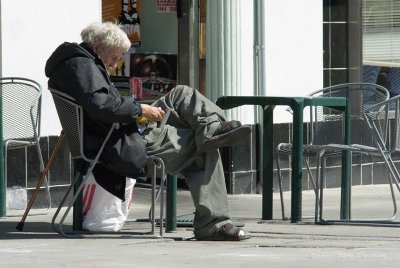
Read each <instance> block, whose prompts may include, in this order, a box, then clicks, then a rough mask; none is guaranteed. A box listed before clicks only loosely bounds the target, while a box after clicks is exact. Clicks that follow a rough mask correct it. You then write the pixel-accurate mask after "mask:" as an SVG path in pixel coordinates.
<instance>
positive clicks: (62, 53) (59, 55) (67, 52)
mask: <svg viewBox="0 0 400 268" xmlns="http://www.w3.org/2000/svg"><path fill="white" fill-rule="evenodd" d="M85 47H86V46H85V44H81V45H79V44H77V43H68V42H64V43H63V44H61V45H60V46H58V47H57V48H56V50H55V51H54V52H53V53H52V54H51V56H50V58H49V59H48V60H47V62H46V66H45V69H44V71H45V74H46V76H47V77H50V76H51V75H52V74H53V72H54V71H55V70H56V69H57V67H58V66H59V65H60V64H61V63H63V62H65V61H66V60H68V59H70V58H75V57H83V58H92V59H95V57H94V55H92V54H91V53H90V50H89V49H88V48H86V49H85Z"/></svg>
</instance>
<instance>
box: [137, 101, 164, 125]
mask: <svg viewBox="0 0 400 268" xmlns="http://www.w3.org/2000/svg"><path fill="white" fill-rule="evenodd" d="M140 106H141V107H142V115H143V116H144V117H146V118H147V119H148V120H149V122H160V121H161V119H163V117H164V115H165V112H164V111H163V110H162V109H161V107H154V106H151V105H148V104H140Z"/></svg>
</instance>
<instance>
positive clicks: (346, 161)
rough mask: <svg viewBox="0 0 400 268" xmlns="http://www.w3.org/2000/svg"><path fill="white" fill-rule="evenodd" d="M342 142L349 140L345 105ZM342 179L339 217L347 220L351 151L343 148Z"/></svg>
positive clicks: (349, 127) (349, 132)
mask: <svg viewBox="0 0 400 268" xmlns="http://www.w3.org/2000/svg"><path fill="white" fill-rule="evenodd" d="M344 116H345V118H344V128H345V132H344V143H345V144H350V142H351V121H350V109H349V106H346V109H345V113H344ZM342 163H343V164H342V181H341V200H340V201H341V202H340V219H341V220H349V219H350V217H351V215H350V200H351V199H350V195H351V152H350V151H348V150H344V151H343V152H342Z"/></svg>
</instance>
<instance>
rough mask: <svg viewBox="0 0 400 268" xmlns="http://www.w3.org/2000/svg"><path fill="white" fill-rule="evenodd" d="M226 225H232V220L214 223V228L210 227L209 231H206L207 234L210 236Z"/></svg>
mask: <svg viewBox="0 0 400 268" xmlns="http://www.w3.org/2000/svg"><path fill="white" fill-rule="evenodd" d="M227 223H231V224H232V220H225V221H220V222H218V223H216V224H215V225H214V226H212V227H211V228H210V229H208V232H209V233H210V234H212V233H214V232H216V231H217V230H219V229H221V228H222V226H224V225H225V224H227Z"/></svg>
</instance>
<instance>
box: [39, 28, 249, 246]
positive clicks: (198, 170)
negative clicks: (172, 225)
mask: <svg viewBox="0 0 400 268" xmlns="http://www.w3.org/2000/svg"><path fill="white" fill-rule="evenodd" d="M81 37H82V41H83V42H82V43H81V44H77V43H68V42H65V43H63V44H61V45H60V46H59V47H58V48H57V49H56V50H55V51H54V52H53V54H52V55H51V56H50V58H49V59H48V60H47V63H46V67H45V72H46V76H47V77H48V78H49V81H48V85H49V87H51V88H55V89H57V90H59V91H62V92H64V93H66V94H68V95H70V96H72V97H73V98H75V99H76V101H77V103H78V104H79V105H81V106H82V107H83V109H84V119H85V126H84V136H85V148H84V150H85V152H87V153H88V154H90V153H94V152H96V151H97V150H98V149H99V147H100V144H101V142H102V141H103V139H104V137H105V136H106V133H107V131H108V130H109V129H110V126H111V124H112V123H115V122H116V123H119V124H120V127H119V128H118V129H117V130H115V131H114V133H113V134H112V136H111V138H110V140H109V142H108V144H107V146H106V148H105V150H104V153H103V155H102V157H101V165H97V166H98V167H96V169H97V170H100V171H101V172H100V171H97V174H96V169H95V171H94V175H95V177H96V180H98V178H99V177H101V175H100V174H103V173H106V174H108V175H110V174H111V175H113V176H112V178H114V179H113V180H112V182H110V180H109V178H110V176H108V180H109V181H108V182H107V183H120V184H122V185H123V183H124V180H123V178H124V177H125V176H130V177H138V176H143V175H144V174H145V173H146V156H147V155H156V156H159V157H161V158H162V159H163V160H164V162H165V165H166V170H167V172H168V173H170V174H178V173H179V174H183V175H184V176H185V178H186V181H187V184H188V186H189V188H190V191H191V195H192V199H193V202H194V206H195V208H196V211H195V218H194V235H195V238H196V239H198V240H229V241H232V240H243V239H246V238H249V237H250V236H249V234H247V233H245V231H244V230H243V229H241V228H238V227H237V226H234V225H233V224H232V221H231V220H230V218H229V206H228V200H227V193H226V188H225V180H224V173H223V168H222V164H221V159H220V155H219V152H218V148H220V147H222V146H232V145H235V144H237V143H239V142H241V141H242V140H243V139H244V138H245V137H246V136H248V135H249V134H250V132H251V130H250V128H249V127H248V126H242V124H241V123H240V122H238V121H226V120H225V118H224V114H223V111H222V110H221V109H220V108H219V107H217V106H216V105H215V104H214V103H213V102H211V101H210V100H208V99H207V98H205V97H204V96H203V95H201V94H200V93H199V92H198V91H197V90H195V89H193V88H190V87H187V86H177V87H176V88H174V89H172V90H171V91H170V92H169V93H168V94H167V95H166V96H164V97H162V98H160V99H159V100H157V101H156V102H155V103H153V104H152V105H147V104H140V103H138V102H136V101H135V99H134V98H133V97H131V96H120V95H119V94H118V91H117V89H116V88H115V86H114V85H113V84H112V82H111V80H110V77H109V75H108V72H107V69H108V68H115V67H116V65H117V62H118V60H119V59H120V58H121V56H122V55H123V53H125V52H126V51H127V50H128V49H129V48H130V46H131V43H130V41H129V39H128V38H127V36H126V34H125V33H124V32H123V31H122V30H121V28H120V26H119V25H116V24H113V23H110V22H106V23H93V24H90V25H89V26H87V27H86V28H85V29H83V31H82V32H81ZM141 116H143V117H145V118H146V119H147V120H148V124H147V126H146V128H145V129H143V128H140V130H139V128H138V125H137V123H136V121H137V119H138V118H139V117H141ZM103 183H104V181H103ZM107 183H106V184H107ZM119 186H120V187H116V188H122V189H123V186H121V185H119ZM113 193H114V194H115V195H117V196H121V195H120V191H117V190H116V191H114V192H113Z"/></svg>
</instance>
